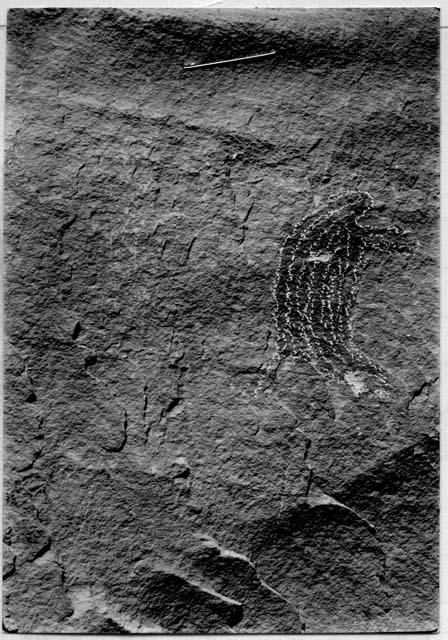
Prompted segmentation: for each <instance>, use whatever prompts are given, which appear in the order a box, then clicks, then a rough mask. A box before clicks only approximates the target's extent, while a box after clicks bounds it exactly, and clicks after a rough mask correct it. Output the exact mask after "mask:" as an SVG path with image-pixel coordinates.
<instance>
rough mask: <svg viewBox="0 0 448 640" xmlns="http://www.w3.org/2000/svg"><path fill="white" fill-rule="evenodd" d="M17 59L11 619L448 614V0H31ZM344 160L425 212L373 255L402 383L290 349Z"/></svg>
mask: <svg viewBox="0 0 448 640" xmlns="http://www.w3.org/2000/svg"><path fill="white" fill-rule="evenodd" d="M271 49H275V50H276V51H277V55H276V57H275V58H274V59H272V60H270V61H265V62H257V63H251V64H240V65H237V66H228V67H222V68H214V69H203V70H198V71H183V69H182V65H183V64H184V62H194V61H197V62H201V61H207V60H215V59H219V58H231V57H238V56H244V55H251V54H256V53H260V52H265V51H270V50H271ZM7 73H8V87H7V91H8V96H7V141H6V146H7V151H6V198H5V202H6V219H5V233H6V248H5V260H6V332H7V338H8V344H7V357H6V369H5V379H6V385H7V386H6V390H7V393H6V400H5V437H4V442H5V467H6V473H5V526H4V532H5V536H4V543H5V552H4V569H3V571H4V578H5V582H4V597H5V607H4V612H5V616H4V627H5V629H7V630H9V631H20V632H31V631H33V632H55V631H57V632H83V633H95V632H102V633H127V632H128V633H129V632H148V631H168V632H180V631H183V632H190V631H191V632H230V631H232V632H243V631H252V632H296V633H298V632H300V631H303V630H305V631H307V632H330V631H344V632H348V631H430V630H434V629H435V628H436V627H437V596H436V594H437V574H438V571H437V524H438V523H437V496H438V471H437V465H438V444H437V432H438V396H437V380H438V362H437V349H438V345H437V337H438V331H437V278H438V103H437V99H436V95H437V89H438V13H437V11H435V10H431V9H419V10H409V9H408V10H398V9H396V10H384V11H381V10H376V11H375V10H362V11H357V10H338V11H333V12H331V11H285V10H282V11H274V10H269V11H233V10H232V11H190V10H188V11H168V10H166V11H165V10H163V11H162V10H158V11H156V10H155V11H152V12H138V11H130V10H91V11H90V10H89V11H88V10H62V9H52V10H34V11H32V10H12V11H10V12H9V14H8V72H7ZM347 189H353V190H358V191H368V192H369V193H370V194H371V195H372V197H373V198H374V200H375V206H374V208H372V210H371V211H370V212H369V224H372V225H378V226H388V225H391V224H392V225H398V226H400V227H401V228H402V229H405V230H406V231H407V232H408V236H409V238H410V240H411V241H412V242H414V243H415V241H418V245H416V248H415V250H414V251H412V252H410V253H397V252H395V251H393V250H391V251H386V252H384V253H377V252H372V253H369V254H368V260H367V263H366V264H365V265H364V267H363V271H362V273H361V274H360V280H359V291H358V295H357V298H356V304H355V306H354V311H353V331H354V340H355V343H356V345H357V347H359V348H360V349H361V350H362V351H363V353H365V354H367V355H368V356H369V358H370V359H371V360H372V361H373V362H375V363H377V364H378V365H379V366H381V368H382V369H384V370H387V372H388V376H389V378H390V379H391V380H392V381H393V383H392V388H393V391H392V392H390V393H384V394H383V395H381V394H380V395H378V394H377V395H375V394H373V393H360V394H359V395H357V386H356V385H357V384H359V381H358V380H356V378H350V377H349V378H346V379H345V381H344V379H332V378H331V377H329V376H326V375H324V374H321V373H318V372H317V371H316V370H315V369H314V368H313V367H312V366H311V363H310V362H309V361H308V360H306V359H300V358H298V359H294V358H292V357H290V356H288V355H287V354H285V357H283V358H282V359H281V362H280V363H278V362H277V361H276V359H275V357H276V354H277V329H276V324H275V298H274V283H275V279H276V272H277V269H278V267H279V259H280V252H281V248H282V246H283V243H284V242H285V240H286V238H287V237H288V236H289V235H290V234H291V233H292V231H293V227H294V225H296V224H297V223H299V222H300V221H301V220H302V218H303V217H304V216H305V215H306V214H309V213H311V212H313V211H314V210H318V209H319V207H320V206H322V204H323V203H324V202H325V201H326V199H327V198H328V197H329V196H332V195H334V194H336V193H338V192H339V191H341V190H347ZM276 362H277V364H279V366H278V368H277V371H276V372H275V375H274V374H273V370H274V366H275V363H276Z"/></svg>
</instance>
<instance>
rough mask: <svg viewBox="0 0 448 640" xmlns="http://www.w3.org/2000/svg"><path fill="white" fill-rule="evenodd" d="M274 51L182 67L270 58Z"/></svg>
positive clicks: (217, 64) (201, 67) (190, 67)
mask: <svg viewBox="0 0 448 640" xmlns="http://www.w3.org/2000/svg"><path fill="white" fill-rule="evenodd" d="M275 53H276V52H275V51H269V52H268V53H258V54H256V55H254V56H246V57H244V58H231V59H230V60H216V61H215V62H203V63H200V64H195V63H194V62H193V63H191V64H184V66H183V68H184V69H204V68H205V67H218V66H220V65H224V64H231V63H233V62H252V61H255V60H263V59H265V58H272V57H273V56H275Z"/></svg>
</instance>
